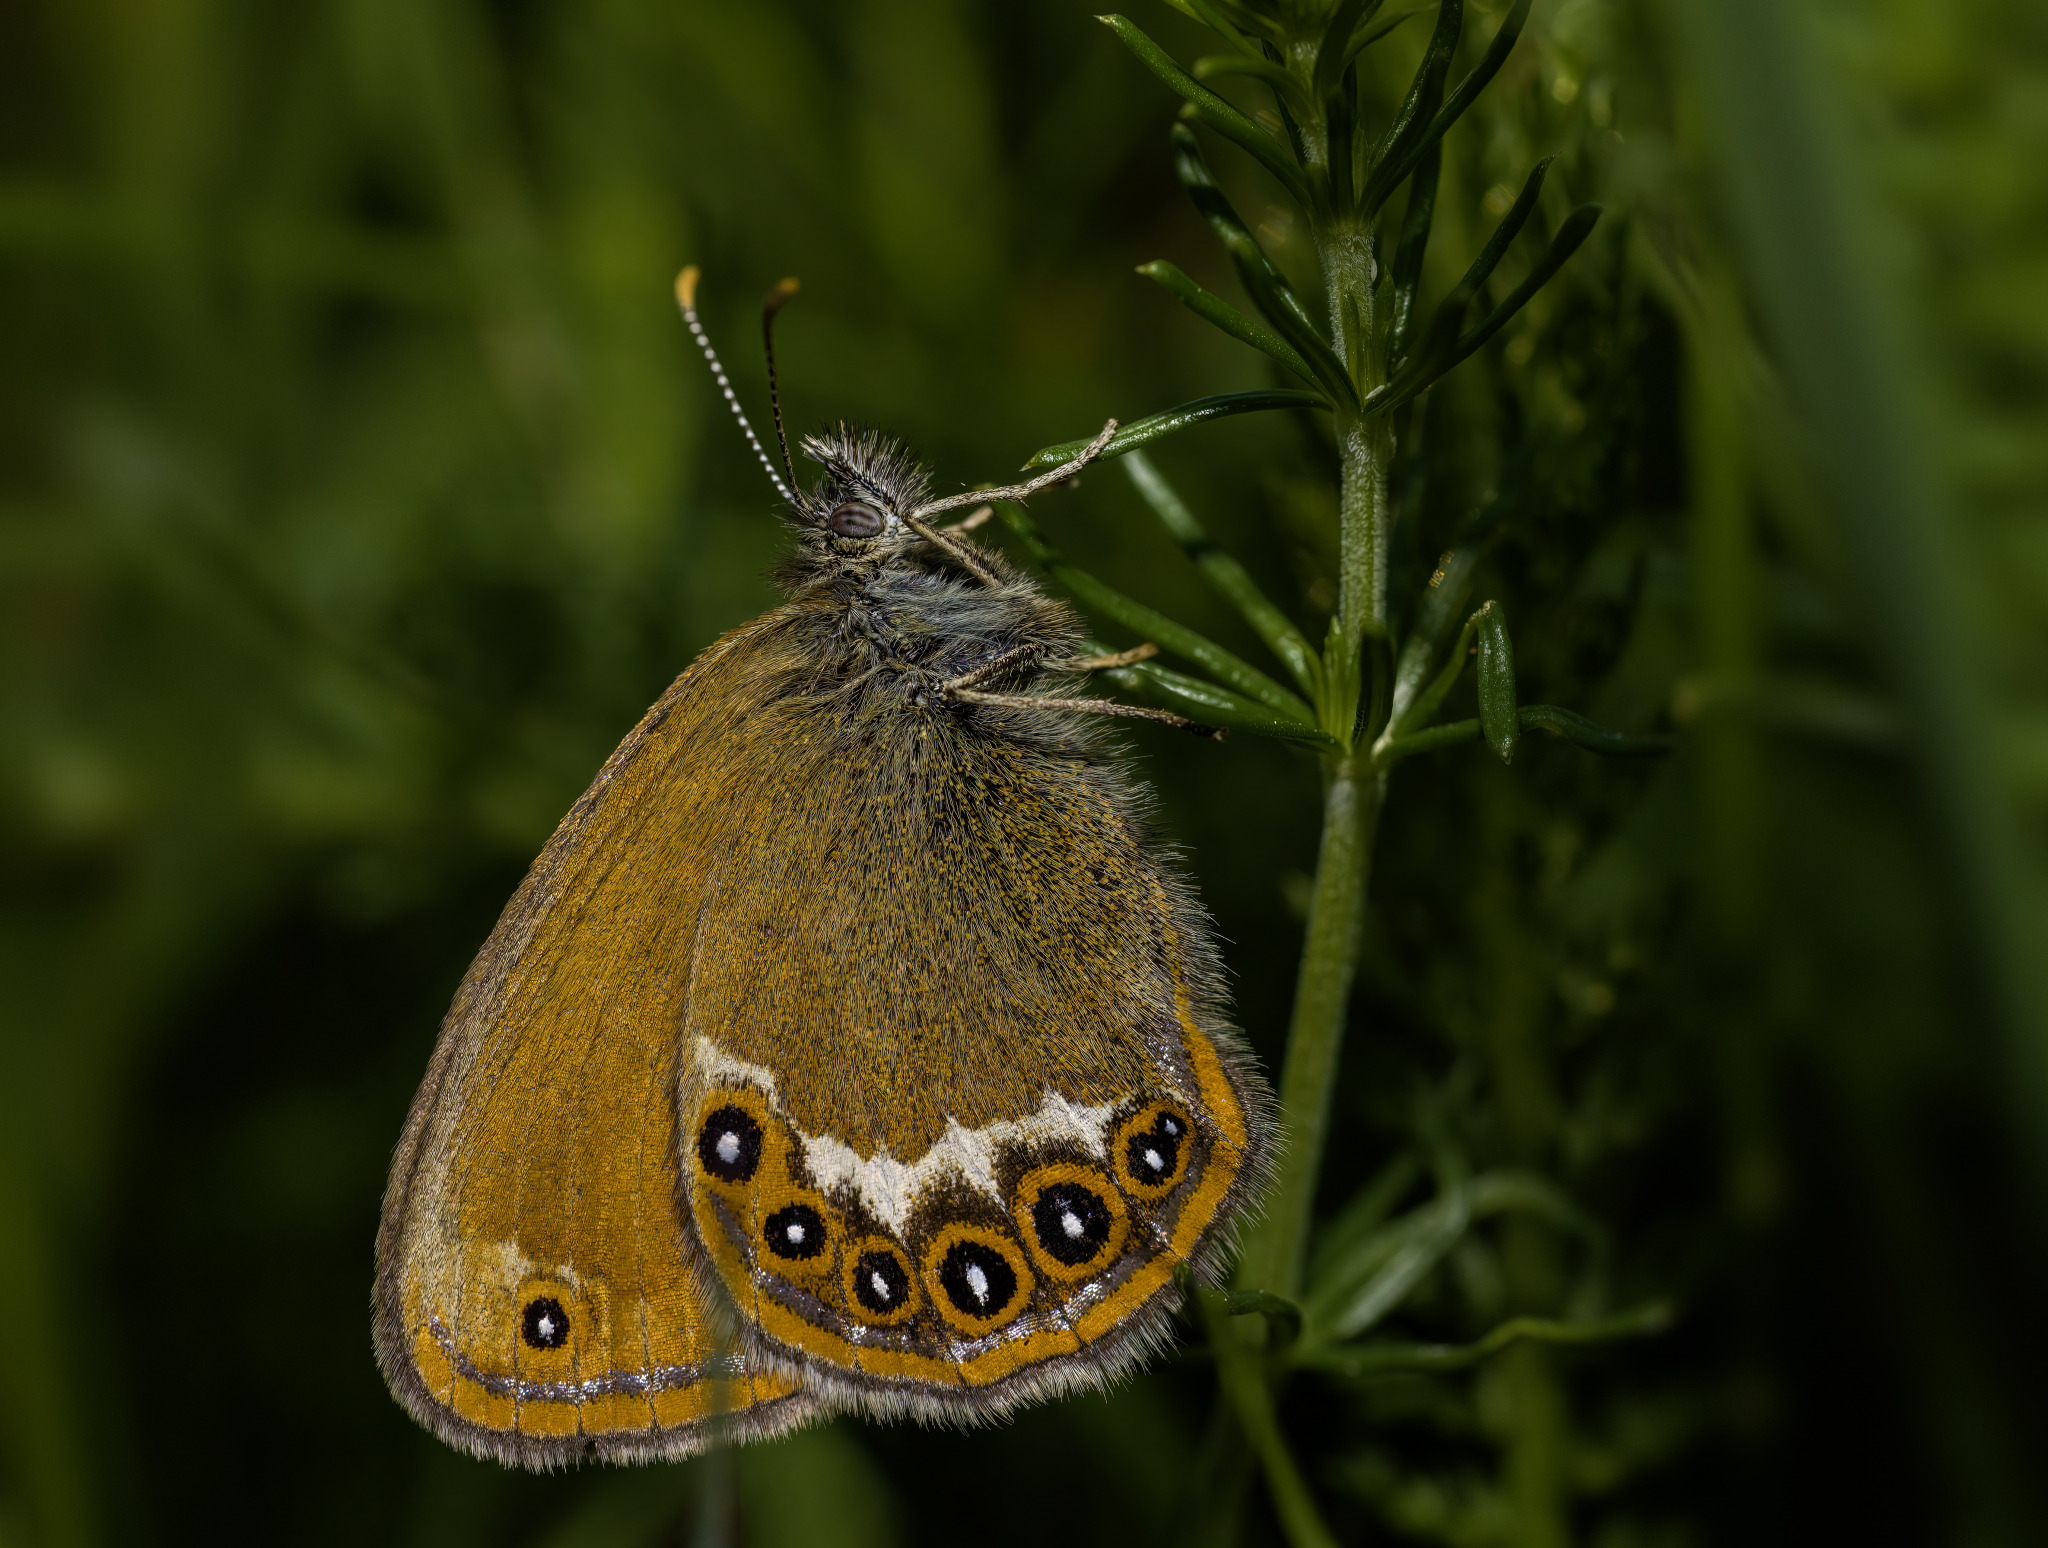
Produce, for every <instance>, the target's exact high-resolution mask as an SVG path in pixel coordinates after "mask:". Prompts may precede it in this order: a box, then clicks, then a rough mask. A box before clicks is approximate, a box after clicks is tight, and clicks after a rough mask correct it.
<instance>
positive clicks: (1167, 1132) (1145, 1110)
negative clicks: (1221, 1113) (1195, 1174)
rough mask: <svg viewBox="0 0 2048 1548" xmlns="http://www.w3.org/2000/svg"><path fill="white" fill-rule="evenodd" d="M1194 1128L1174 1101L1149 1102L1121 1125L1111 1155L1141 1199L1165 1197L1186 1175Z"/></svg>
mask: <svg viewBox="0 0 2048 1548" xmlns="http://www.w3.org/2000/svg"><path fill="white" fill-rule="evenodd" d="M1192 1127H1193V1125H1192V1124H1191V1123H1190V1121H1189V1119H1188V1115H1187V1114H1186V1113H1185V1112H1183V1111H1181V1109H1180V1108H1179V1106H1177V1105H1176V1104H1174V1103H1171V1102H1149V1103H1147V1104H1146V1105H1145V1106H1143V1107H1141V1108H1139V1109H1138V1111H1137V1112H1136V1113H1134V1114H1132V1115H1131V1116H1130V1117H1129V1118H1126V1119H1125V1120H1124V1121H1123V1122H1122V1123H1120V1124H1118V1125H1117V1130H1116V1137H1115V1139H1114V1140H1113V1141H1112V1142H1111V1144H1110V1154H1111V1156H1112V1157H1113V1158H1114V1159H1115V1162H1116V1169H1117V1175H1118V1177H1119V1178H1120V1179H1121V1180H1122V1182H1123V1183H1124V1185H1125V1186H1126V1187H1128V1188H1129V1189H1130V1190H1131V1191H1132V1192H1133V1193H1135V1194H1137V1195H1138V1197H1139V1198H1142V1199H1156V1198H1161V1197H1163V1196H1164V1195H1165V1194H1166V1193H1167V1192H1168V1191H1169V1190H1171V1189H1172V1188H1173V1187H1174V1186H1175V1185H1176V1184H1178V1183H1179V1182H1180V1180H1181V1178H1183V1177H1185V1176H1186V1175H1187V1169H1188V1161H1189V1158H1190V1151H1191V1149H1192V1140H1193V1136H1192V1134H1191V1133H1190V1132H1189V1131H1190V1130H1191V1129H1192Z"/></svg>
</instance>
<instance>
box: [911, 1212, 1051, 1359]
mask: <svg viewBox="0 0 2048 1548" xmlns="http://www.w3.org/2000/svg"><path fill="white" fill-rule="evenodd" d="M924 1285H925V1290H926V1292H927V1293H928V1294H929V1295H930V1296H931V1299H932V1305H933V1306H935V1307H937V1308H938V1312H939V1315H940V1316H941V1317H943V1318H945V1320H946V1323H947V1325H948V1326H950V1327H952V1328H953V1329H954V1330H955V1331H957V1332H961V1333H965V1334H967V1335H968V1336H969V1337H978V1336H980V1335H981V1334H983V1333H993V1332H994V1331H995V1330H996V1329H998V1328H1001V1327H1006V1326H1008V1325H1009V1324H1010V1323H1012V1322H1014V1321H1016V1320H1017V1318H1018V1316H1019V1315H1020V1314H1021V1313H1022V1312H1023V1310H1024V1308H1025V1307H1026V1306H1028V1305H1030V1303H1031V1295H1032V1292H1033V1291H1034V1290H1035V1289H1037V1287H1038V1281H1037V1279H1036V1277H1035V1276H1034V1275H1033V1274H1032V1272H1031V1268H1030V1266H1029V1265H1028V1264H1027V1263H1026V1262H1025V1261H1024V1253H1023V1251H1022V1249H1021V1248H1019V1247H1018V1246H1017V1244H1016V1243H1015V1242H1013V1241H1011V1240H1010V1239H1009V1238H1008V1237H1006V1236H1004V1235H1003V1234H1002V1233H1001V1232H1000V1231H994V1230H991V1229H990V1228H989V1227H987V1226H982V1225H970V1224H967V1223H966V1222H964V1221H955V1222H954V1223H953V1224H951V1225H948V1226H945V1227H942V1228H941V1229H940V1230H939V1232H938V1234H937V1235H935V1236H934V1237H933V1238H932V1239H931V1241H930V1242H929V1243H928V1244H927V1245H926V1247H925V1250H924Z"/></svg>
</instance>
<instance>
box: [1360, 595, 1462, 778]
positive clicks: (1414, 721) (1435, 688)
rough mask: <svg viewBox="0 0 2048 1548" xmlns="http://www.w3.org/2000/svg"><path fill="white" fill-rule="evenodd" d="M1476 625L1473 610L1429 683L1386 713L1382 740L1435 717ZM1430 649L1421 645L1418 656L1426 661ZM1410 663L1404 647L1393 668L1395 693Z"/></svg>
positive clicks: (1459, 670) (1458, 671)
mask: <svg viewBox="0 0 2048 1548" xmlns="http://www.w3.org/2000/svg"><path fill="white" fill-rule="evenodd" d="M1478 628H1479V613H1477V612H1475V613H1473V614H1472V616H1471V617H1470V618H1467V619H1466V620H1465V627H1464V628H1463V629H1460V630H1459V631H1458V639H1457V643H1456V644H1454V645H1452V647H1451V649H1450V652H1449V654H1447V655H1446V656H1445V657H1444V662H1443V667H1442V668H1441V670H1439V671H1438V672H1437V674H1436V677H1435V678H1434V680H1432V681H1431V683H1430V685H1429V686H1428V687H1427V688H1426V689H1424V690H1422V692H1420V693H1419V694H1414V695H1412V696H1411V697H1410V698H1409V699H1408V701H1407V702H1406V703H1405V704H1401V706H1400V708H1398V709H1397V710H1395V711H1393V712H1392V713H1390V714H1389V715H1388V717H1387V735H1386V736H1384V737H1383V738H1382V741H1384V742H1386V743H1388V744H1391V743H1394V742H1397V741H1400V740H1401V739H1402V738H1403V737H1405V736H1407V735H1409V734H1410V733H1411V732H1413V731H1414V730H1415V729H1416V728H1417V727H1421V726H1426V725H1428V724H1429V722H1430V721H1431V719H1432V718H1434V717H1435V715H1436V712H1437V710H1438V708H1439V707H1440V706H1441V705H1442V704H1443V702H1444V699H1445V698H1446V697H1447V696H1448V695H1449V694H1450V691H1451V689H1452V688H1453V687H1455V686H1456V685H1457V681H1458V679H1459V677H1461V676H1462V675H1463V674H1464V671H1465V657H1466V655H1467V654H1468V653H1469V651H1470V649H1471V645H1472V636H1473V635H1474V634H1475V633H1476V632H1477V631H1478ZM1411 643H1415V644H1420V643H1421V642H1420V641H1414V642H1411ZM1433 649H1434V647H1427V646H1426V647H1424V650H1423V651H1422V652H1420V654H1421V655H1422V659H1424V660H1425V661H1427V660H1428V659H1429V654H1428V653H1429V652H1430V651H1432V650H1433ZM1410 665H1411V663H1410V660H1409V656H1408V652H1407V650H1406V649H1405V648H1404V649H1403V650H1402V653H1401V662H1400V664H1399V665H1398V666H1397V667H1396V668H1395V672H1394V691H1395V693H1396V695H1397V696H1398V695H1399V694H1400V690H1401V687H1402V681H1403V678H1402V674H1403V672H1405V671H1406V670H1408V669H1409V667H1410ZM1418 750H1419V749H1418Z"/></svg>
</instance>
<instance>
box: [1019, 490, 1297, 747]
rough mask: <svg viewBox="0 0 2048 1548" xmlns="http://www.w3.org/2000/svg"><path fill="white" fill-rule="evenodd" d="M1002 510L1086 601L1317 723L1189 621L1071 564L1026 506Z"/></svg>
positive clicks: (1286, 715)
mask: <svg viewBox="0 0 2048 1548" xmlns="http://www.w3.org/2000/svg"><path fill="white" fill-rule="evenodd" d="M996 510H997V513H998V514H1000V515H1001V516H1002V518H1003V521H1004V523H1005V525H1007V526H1008V527H1009V528H1010V530H1011V531H1013V532H1015V533H1016V534H1017V535H1018V536H1019V537H1020V538H1022V539H1023V540H1024V544H1025V547H1026V548H1027V549H1028V550H1029V551H1030V553H1031V556H1032V557H1033V558H1034V559H1036V560H1037V561H1038V562H1039V563H1040V564H1041V565H1043V566H1044V568H1045V573H1046V574H1047V575H1049V576H1051V577H1052V578H1053V579H1054V580H1056V581H1058V582H1059V584H1060V585H1061V586H1063V587H1064V588H1066V590H1067V591H1069V592H1070V593H1072V594H1073V596H1074V598H1075V600H1076V601H1078V602H1080V603H1081V604H1082V605H1083V606H1085V607H1088V608H1091V609H1093V610H1094V611H1096V612H1098V613H1101V614H1103V615H1104V616H1105V617H1108V618H1113V619H1115V620H1116V621H1117V622H1118V623H1120V624H1122V625H1124V627H1126V628H1127V629H1130V630H1131V631H1132V632H1134V633H1135V634H1137V635H1138V636H1139V638H1141V639H1147V640H1151V641H1153V642H1154V643H1156V644H1157V645H1158V646H1159V648H1160V649H1161V650H1170V651H1172V652H1173V653H1174V654H1175V655H1176V656H1179V657H1181V658H1183V659H1184V660H1187V661H1192V662H1193V663H1194V664H1195V665H1196V666H1198V667H1200V668H1201V669H1202V670H1203V671H1205V672H1207V673H1208V674H1209V675H1210V676H1211V677H1213V678H1215V679H1216V680H1217V681H1218V682H1219V683H1221V684H1223V685H1224V686H1225V687H1227V688H1229V689H1231V690H1232V691H1233V692H1235V693H1239V694H1242V695H1244V696H1245V697H1246V698H1249V699H1255V700H1257V701H1258V702H1259V703H1261V704H1263V705H1265V706H1266V707H1267V709H1268V710H1270V711H1272V712H1273V713H1274V714H1276V715H1278V716H1279V717H1280V718H1281V719H1283V720H1288V721H1295V722H1299V723H1300V725H1301V726H1302V727H1303V728H1304V729H1313V728H1314V726H1315V720H1316V717H1315V711H1313V710H1312V709H1310V708H1309V707H1308V705H1307V704H1305V703H1303V702H1302V701H1301V700H1300V699H1299V698H1297V697H1296V696H1295V695H1294V694H1292V693H1290V692H1288V691H1287V689H1285V688H1283V687H1282V686H1281V685H1280V684H1279V683H1277V682H1275V681H1274V680H1273V679H1272V678H1270V677H1268V676H1267V675H1266V674H1265V673H1264V672H1261V671H1260V670H1259V669H1258V668H1257V667H1255V666H1253V665H1252V664H1251V663H1250V662H1249V661H1246V660H1244V659H1242V658H1241V657H1239V656H1237V655H1235V654H1234V653H1232V652H1231V651H1228V650H1226V649H1224V648H1223V647H1222V646H1221V645H1218V644H1217V643H1216V642H1215V641H1214V640H1212V639H1209V638H1208V637H1207V636H1205V635H1202V634H1198V633H1196V632H1195V631H1194V630H1193V629H1190V628H1189V627H1188V626H1187V625H1186V624H1183V623H1176V622H1175V621H1174V620H1173V619H1171V618H1168V617H1167V616H1166V615H1165V614H1164V613H1162V612H1160V611H1159V610H1158V609H1156V608H1151V607H1147V606H1146V605H1145V604H1144V603H1142V602H1140V601H1138V600H1137V599H1136V598H1133V597H1127V596H1125V595H1124V594H1123V593H1122V592H1121V591H1118V590H1117V589H1116V588H1115V587H1114V586H1111V585H1110V584H1109V583H1108V582H1106V581H1102V580H1098V579H1096V578H1095V577H1094V576H1093V575H1090V574H1089V573H1088V572H1087V571H1086V570H1081V569H1076V568H1075V567H1074V566H1073V565H1070V564H1068V563H1067V562H1066V560H1065V559H1063V558H1062V557H1061V556H1060V553H1059V551H1058V550H1057V549H1055V548H1054V547H1053V546H1052V545H1051V544H1050V543H1048V542H1046V540H1045V538H1044V536H1043V534H1041V533H1040V532H1039V530H1038V527H1037V524H1036V523H1034V522H1033V521H1032V520H1031V518H1030V517H1029V516H1028V515H1026V514H1025V513H1024V509H1023V507H1021V506H1019V505H1017V504H1016V503H1015V502H1014V501H1009V500H1003V501H999V502H997V504H996Z"/></svg>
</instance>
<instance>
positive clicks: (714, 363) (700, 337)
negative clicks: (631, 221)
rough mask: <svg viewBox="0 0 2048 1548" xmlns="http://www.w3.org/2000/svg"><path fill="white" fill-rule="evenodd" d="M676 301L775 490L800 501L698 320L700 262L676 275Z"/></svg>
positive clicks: (792, 503)
mask: <svg viewBox="0 0 2048 1548" xmlns="http://www.w3.org/2000/svg"><path fill="white" fill-rule="evenodd" d="M676 305H677V306H679V307H681V308H682V309H683V321H684V322H686V323H688V324H689V325H690V337H691V338H693V339H695V340H696V341H697V347H698V348H699V349H701V350H703V351H704V359H705V361H706V362H707V363H708V364H709V365H710V367H711V374H712V376H713V377H714V378H716V379H717V382H718V390H719V391H720V392H722V393H724V394H725V401H726V403H727V404H728V405H729V406H730V407H731V409H732V417H733V418H734V419H737V420H738V421H739V422H740V430H741V431H742V432H743V433H744V434H745V435H746V438H747V444H748V445H749V446H751V447H753V448H754V455H755V456H756V457H759V458H760V459H761V466H762V467H763V468H764V469H765V470H766V471H767V474H768V482H769V483H771V484H773V485H774V486H775V492H776V493H777V494H779V495H781V496H782V498H783V499H785V500H787V501H788V502H789V503H790V504H791V505H795V504H797V503H798V501H797V497H796V494H795V492H794V491H793V490H792V489H791V488H790V487H789V485H787V484H785V483H784V482H783V481H782V475H781V474H780V473H778V472H776V471H775V464H774V463H773V462H771V461H769V460H768V449H767V448H766V447H764V446H763V445H762V444H761V438H760V437H759V436H757V435H756V434H754V427H753V426H752V425H750V424H748V423H747V411H746V410H745V409H743V408H741V407H740V400H739V395H738V394H737V393H735V392H734V391H733V390H732V382H731V381H730V380H728V379H727V377H726V374H725V367H724V366H722V365H720V364H719V362H718V351H717V350H715V349H713V348H712V347H711V340H710V338H709V336H707V335H706V334H705V332H704V324H703V323H701V322H699V321H698V320H697V266H696V265H695V264H694V263H693V264H691V265H690V266H689V267H688V268H687V269H685V270H683V272H682V273H680V274H678V275H677V276H676Z"/></svg>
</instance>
